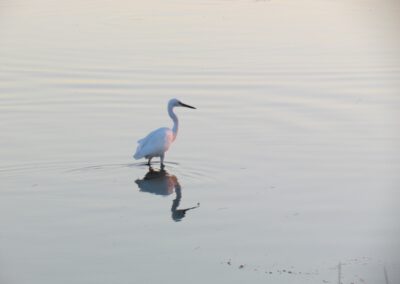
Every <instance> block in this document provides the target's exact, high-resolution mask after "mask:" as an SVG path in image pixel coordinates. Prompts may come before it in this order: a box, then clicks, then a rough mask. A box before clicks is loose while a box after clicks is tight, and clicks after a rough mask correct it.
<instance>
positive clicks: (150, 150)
mask: <svg viewBox="0 0 400 284" xmlns="http://www.w3.org/2000/svg"><path fill="white" fill-rule="evenodd" d="M175 137H176V136H175V135H174V132H173V131H172V130H171V129H169V128H168V127H161V128H158V129H156V130H154V131H152V132H150V133H149V134H148V135H147V136H146V137H144V138H142V139H140V140H139V141H138V144H139V145H138V147H137V149H136V153H135V155H134V156H133V157H134V158H135V159H136V160H138V159H141V158H146V159H151V158H154V157H161V156H162V155H164V153H165V152H167V151H168V149H169V147H170V146H171V144H172V142H174V140H175Z"/></svg>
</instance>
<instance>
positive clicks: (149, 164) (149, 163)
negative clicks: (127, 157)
mask: <svg viewBox="0 0 400 284" xmlns="http://www.w3.org/2000/svg"><path fill="white" fill-rule="evenodd" d="M151 159H152V158H149V161H148V162H147V165H148V166H149V167H150V166H151Z"/></svg>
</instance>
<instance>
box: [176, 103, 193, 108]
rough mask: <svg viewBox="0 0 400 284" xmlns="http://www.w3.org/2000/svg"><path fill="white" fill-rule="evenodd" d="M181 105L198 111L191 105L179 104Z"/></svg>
mask: <svg viewBox="0 0 400 284" xmlns="http://www.w3.org/2000/svg"><path fill="white" fill-rule="evenodd" d="M179 104H180V105H181V106H183V107H188V108H193V109H196V108H195V107H193V106H190V105H187V104H184V103H182V102H179Z"/></svg>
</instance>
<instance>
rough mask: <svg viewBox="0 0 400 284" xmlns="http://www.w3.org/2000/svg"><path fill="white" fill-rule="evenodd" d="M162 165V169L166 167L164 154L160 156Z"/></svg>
mask: <svg viewBox="0 0 400 284" xmlns="http://www.w3.org/2000/svg"><path fill="white" fill-rule="evenodd" d="M160 167H161V169H164V154H162V155H161V156H160Z"/></svg>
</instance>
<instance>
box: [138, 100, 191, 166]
mask: <svg viewBox="0 0 400 284" xmlns="http://www.w3.org/2000/svg"><path fill="white" fill-rule="evenodd" d="M174 107H188V108H193V109H196V108H195V107H192V106H189V105H187V104H184V103H182V102H180V101H179V100H177V99H171V100H169V102H168V114H169V117H171V119H172V121H173V122H174V126H173V127H172V129H170V128H167V127H161V128H158V129H156V130H154V131H152V132H150V133H149V134H148V135H147V136H146V137H144V138H142V139H140V140H139V141H138V144H139V145H138V146H137V149H136V153H135V154H134V155H133V157H134V158H135V159H136V160H138V159H141V158H146V159H148V160H149V161H148V165H149V166H150V162H151V159H152V158H154V157H160V165H161V168H164V156H165V152H166V151H168V149H169V147H170V146H171V144H172V142H174V140H175V139H176V136H177V135H178V129H179V121H178V117H177V116H176V114H175V113H174V111H173V109H174Z"/></svg>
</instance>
